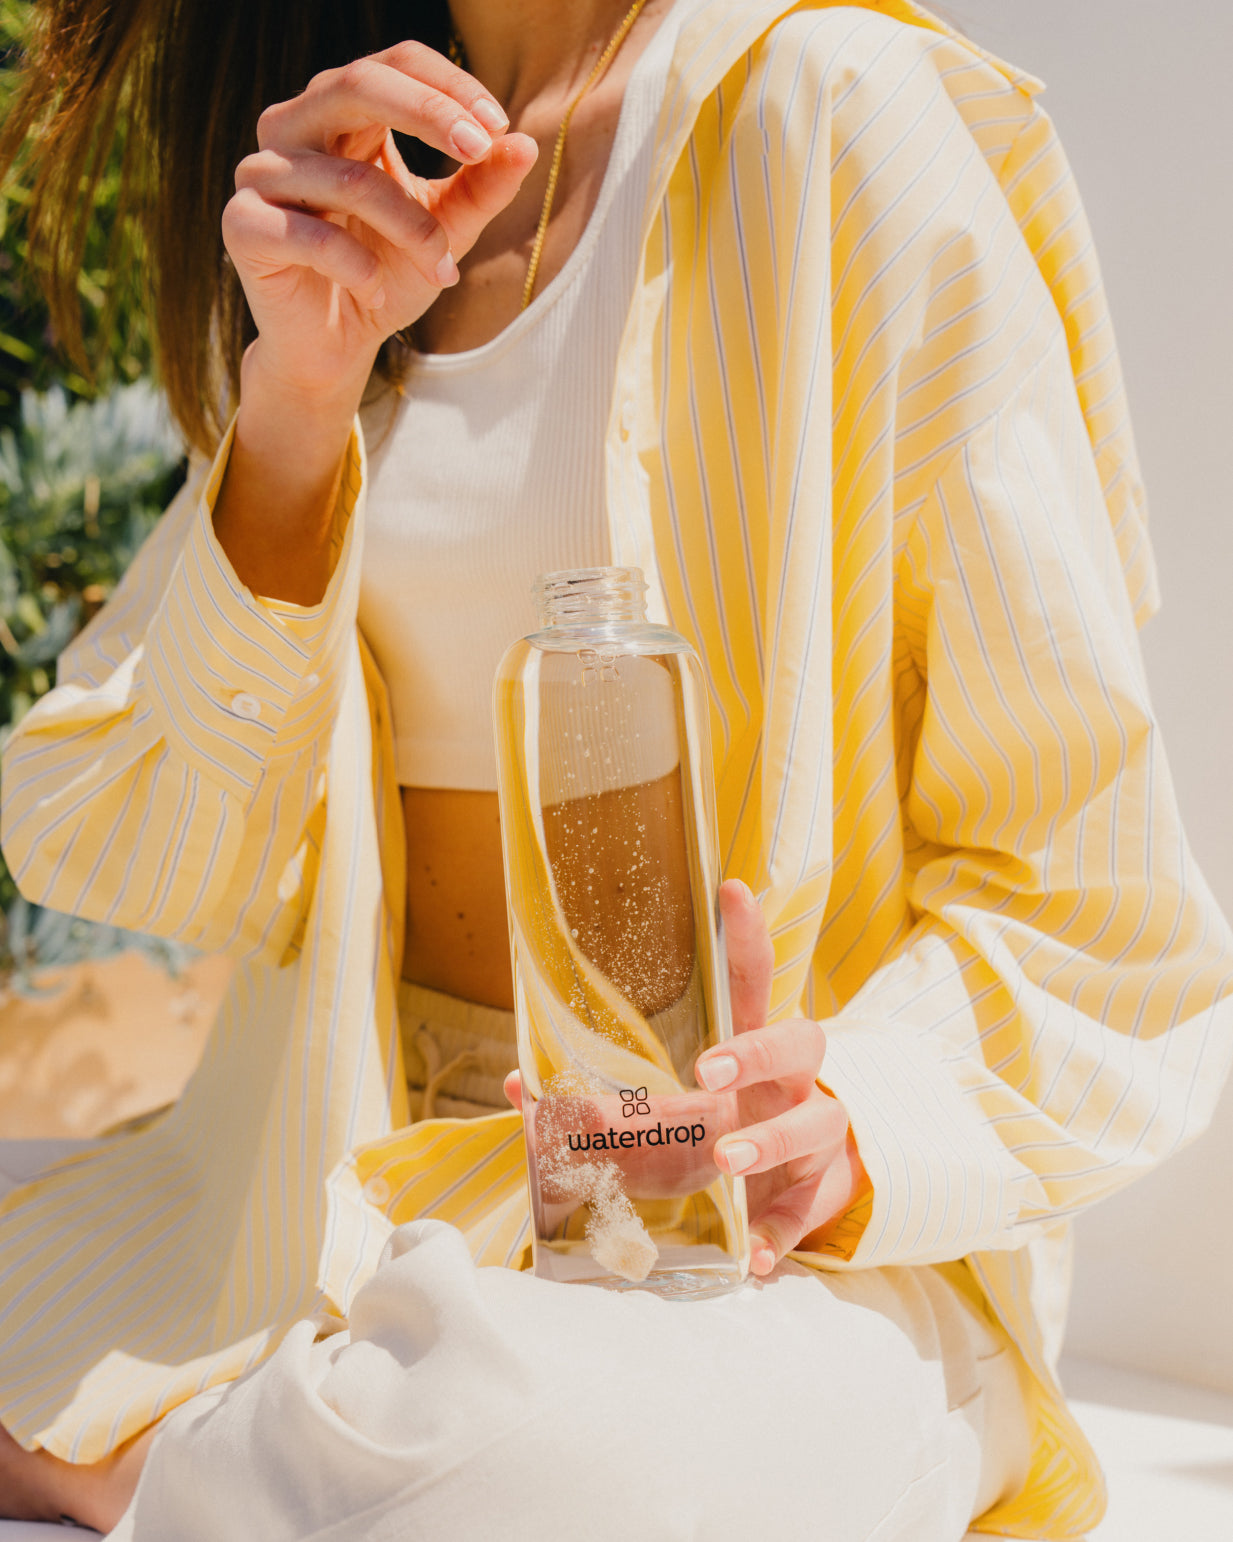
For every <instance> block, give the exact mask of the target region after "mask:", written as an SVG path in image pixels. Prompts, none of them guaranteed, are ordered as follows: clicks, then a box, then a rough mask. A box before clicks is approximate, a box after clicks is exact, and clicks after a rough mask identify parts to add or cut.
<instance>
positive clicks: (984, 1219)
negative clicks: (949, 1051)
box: [818, 1017, 1023, 1268]
mask: <svg viewBox="0 0 1233 1542" xmlns="http://www.w3.org/2000/svg"><path fill="white" fill-rule="evenodd" d="M823 1026H824V1028H825V1029H826V1040H827V1047H826V1060H825V1062H824V1064H823V1067H822V1071H821V1074H820V1075H819V1077H818V1081H819V1083H820V1084H821V1085H822V1086H823V1087H824V1088H825V1089H826V1090H827V1091H828V1092H830V1093H832V1094H833V1095H834V1096H835V1097H836V1098H838V1099H839V1101H840V1102H841V1103H842V1104H843V1106H844V1108H845V1109H846V1110H847V1114H848V1119H849V1121H850V1123H851V1126H852V1133H853V1135H854V1136H855V1137H856V1145H857V1149H858V1150H859V1152H860V1155H861V1161H862V1162H863V1163H864V1164H865V1171H866V1172H867V1173H868V1175H869V1180H870V1183H871V1184H872V1186H873V1187H872V1193H871V1194H868V1193H867V1194H866V1195H865V1196H863V1197H862V1199H861V1200H860V1201H858V1203H857V1205H856V1206H854V1207H853V1209H852V1211H851V1212H849V1214H848V1215H847V1216H845V1217H843V1218H842V1219H841V1221H840V1222H838V1223H837V1225H836V1227H835V1228H834V1230H833V1231H832V1233H831V1236H830V1238H829V1242H830V1244H833V1245H828V1246H827V1247H826V1248H825V1249H824V1250H823V1252H824V1254H825V1256H826V1258H827V1262H828V1265H829V1266H830V1267H835V1266H836V1265H842V1264H844V1263H847V1264H850V1265H851V1266H852V1267H854V1268H881V1267H883V1266H885V1265H887V1264H924V1263H940V1262H943V1261H946V1260H948V1259H954V1258H962V1257H964V1256H965V1255H966V1254H968V1253H971V1252H974V1251H976V1250H977V1249H980V1248H987V1247H995V1246H1003V1247H1005V1246H1007V1245H1008V1244H1009V1242H1010V1234H1011V1230H1012V1228H1013V1226H1014V1222H1015V1219H1016V1217H1017V1215H1018V1212H1019V1203H1020V1188H1021V1183H1022V1177H1023V1175H1022V1174H1021V1172H1020V1169H1019V1167H1018V1165H1017V1164H1016V1162H1015V1161H1014V1158H1013V1157H1011V1156H1010V1154H1009V1153H1008V1152H1007V1150H1006V1148H1005V1147H1004V1146H1003V1145H1002V1143H1001V1141H1000V1140H999V1139H998V1138H997V1135H996V1133H995V1132H994V1130H993V1129H992V1128H991V1126H990V1125H989V1123H988V1121H987V1119H986V1118H985V1116H984V1112H983V1110H982V1109H981V1108H980V1106H979V1104H978V1103H977V1102H975V1101H974V1100H971V1099H969V1098H967V1097H965V1096H964V1094H963V1092H962V1091H961V1090H960V1087H959V1085H958V1083H957V1082H956V1080H955V1079H954V1078H953V1077H952V1076H951V1074H950V1072H949V1071H948V1069H947V1067H946V1066H945V1065H944V1064H943V1062H942V1061H941V1060H939V1059H938V1058H937V1056H936V1054H935V1053H934V1051H933V1049H932V1047H931V1046H929V1045H927V1044H926V1043H925V1042H924V1041H922V1040H921V1038H920V1037H919V1036H918V1035H917V1034H916V1033H915V1032H914V1031H913V1030H911V1029H903V1028H901V1029H895V1028H888V1027H884V1026H881V1025H875V1024H872V1023H867V1022H861V1021H855V1022H853V1021H845V1020H844V1019H843V1018H842V1017H839V1018H832V1019H831V1020H830V1021H828V1022H825V1023H824V1024H823Z"/></svg>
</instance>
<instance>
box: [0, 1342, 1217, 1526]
mask: <svg viewBox="0 0 1233 1542" xmlns="http://www.w3.org/2000/svg"><path fill="white" fill-rule="evenodd" d="M1062 1377H1063V1380H1064V1382H1065V1384H1066V1388H1067V1390H1068V1392H1069V1393H1070V1396H1071V1399H1072V1402H1073V1406H1074V1410H1075V1413H1076V1414H1077V1415H1078V1418H1079V1422H1080V1423H1081V1424H1082V1425H1083V1428H1084V1429H1085V1430H1086V1431H1087V1435H1088V1438H1089V1440H1091V1442H1092V1444H1093V1445H1094V1446H1095V1447H1096V1451H1097V1453H1098V1455H1099V1456H1100V1460H1101V1461H1102V1462H1103V1464H1104V1468H1105V1471H1106V1473H1107V1474H1108V1477H1109V1513H1108V1515H1107V1516H1106V1517H1105V1519H1104V1521H1103V1522H1102V1523H1101V1524H1100V1526H1098V1527H1097V1529H1096V1530H1095V1531H1094V1532H1092V1534H1091V1536H1090V1537H1089V1539H1088V1542H1166V1539H1167V1542H1230V1539H1233V1397H1229V1396H1227V1395H1225V1394H1223V1393H1220V1392H1211V1391H1208V1390H1207V1389H1206V1388H1204V1387H1195V1386H1188V1385H1185V1384H1183V1383H1181V1382H1170V1381H1161V1380H1159V1379H1157V1378H1156V1377H1152V1376H1143V1375H1140V1374H1138V1373H1137V1372H1134V1371H1126V1370H1122V1369H1121V1368H1120V1367H1118V1366H1113V1365H1101V1364H1099V1363H1098V1362H1096V1361H1092V1360H1068V1361H1065V1362H1064V1363H1063V1366H1062ZM96 1535H97V1533H96V1532H93V1531H70V1530H69V1529H68V1528H66V1527H61V1526H33V1525H30V1524H28V1523H27V1522H24V1521H0V1542H53V1539H55V1538H59V1539H60V1542H66V1539H67V1538H68V1537H78V1538H80V1539H81V1542H89V1539H91V1538H93V1537H95V1536H96ZM971 1539H972V1542H978V1539H979V1534H978V1533H975V1532H973V1533H971ZM785 1542H786V1539H785Z"/></svg>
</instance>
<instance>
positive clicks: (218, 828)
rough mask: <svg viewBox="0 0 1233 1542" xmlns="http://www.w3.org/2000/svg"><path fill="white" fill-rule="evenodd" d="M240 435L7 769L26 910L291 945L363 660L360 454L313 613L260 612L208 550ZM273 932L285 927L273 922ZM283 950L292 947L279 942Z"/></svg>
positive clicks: (67, 674) (161, 537)
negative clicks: (346, 703) (351, 675)
mask: <svg viewBox="0 0 1233 1542" xmlns="http://www.w3.org/2000/svg"><path fill="white" fill-rule="evenodd" d="M233 433H234V422H233V423H232V425H231V428H229V430H228V432H227V435H226V437H225V438H224V440H223V442H222V444H221V445H220V447H219V450H218V452H217V454H216V456H215V458H214V461H213V463H212V464H209V465H207V464H204V463H202V464H199V465H196V466H193V467H192V468H190V474H189V478H188V481H187V482H186V484H185V486H184V488H183V489H182V490H181V492H180V494H179V495H178V497H177V498H176V499H175V501H174V502H173V504H172V505H171V507H170V508H169V509H168V510H167V512H166V513H165V514H164V516H163V518H162V520H161V521H160V523H159V525H158V527H157V528H156V530H155V532H154V534H153V535H152V536H151V538H150V539H149V540H148V541H147V543H146V545H145V546H144V547H143V548H142V550H141V552H140V553H139V554H138V556H137V558H136V560H135V561H134V563H133V564H132V565H131V567H130V568H129V570H128V572H127V573H126V574H125V577H124V579H123V581H122V582H121V584H120V585H119V586H118V587H117V590H116V592H115V594H114V595H113V597H112V599H111V600H110V601H109V603H108V604H107V606H105V607H104V609H103V610H102V611H101V612H100V614H99V615H98V616H97V617H96V618H95V620H94V621H93V623H92V624H91V625H90V627H89V628H87V629H86V631H85V632H83V633H82V635H81V636H80V637H79V638H77V639H76V640H75V642H74V643H73V645H72V646H71V647H70V648H69V649H68V650H67V651H66V652H65V654H64V655H63V656H62V657H61V659H60V664H59V669H58V680H57V685H56V687H55V689H54V690H52V691H51V692H49V693H48V694H47V695H46V696H45V697H43V698H42V699H41V700H40V701H39V702H38V703H37V704H36V705H35V706H34V707H33V708H32V709H31V711H30V712H29V713H28V714H27V715H26V717H25V718H24V719H23V720H22V722H21V723H20V724H19V725H18V727H17V728H16V730H15V731H14V733H13V734H12V736H11V738H10V739H9V742H8V744H7V746H6V747H5V753H4V765H3V807H2V811H0V813H2V825H3V842H4V852H5V856H6V859H7V860H8V863H9V866H10V869H11V871H12V873H13V875H14V878H15V880H16V882H17V884H18V886H19V888H20V889H21V892H22V893H23V894H24V895H26V897H27V898H28V899H30V900H32V901H34V902H36V903H38V904H42V905H47V906H50V907H51V908H53V909H56V910H61V911H67V912H70V913H72V914H75V915H81V916H85V917H87V918H88V919H91V920H99V921H106V922H108V923H110V924H113V925H118V926H124V927H128V928H131V929H133V930H136V931H145V932H150V933H154V934H157V935H162V936H169V937H176V938H179V939H181V940H183V941H187V942H190V943H193V944H195V945H197V946H202V947H212V948H217V947H219V946H222V945H228V946H231V947H237V946H238V947H240V949H241V950H243V949H244V947H245V944H246V943H251V944H258V943H264V944H265V945H270V944H271V943H272V942H273V943H277V942H278V940H279V939H280V938H282V937H283V934H284V933H286V934H288V935H289V934H290V932H291V931H292V930H293V929H294V922H295V919H296V917H295V916H292V915H290V914H289V913H287V912H288V910H289V898H290V897H291V896H294V907H292V908H297V909H298V908H301V907H302V906H303V904H304V903H305V902H306V899H307V891H306V888H305V886H304V885H303V884H291V883H288V882H287V881H286V872H287V869H288V866H289V864H294V863H296V862H297V854H299V858H298V863H299V868H300V870H301V871H302V870H305V869H306V868H310V867H311V864H306V863H305V861H304V857H303V852H302V847H303V845H304V842H305V839H306V838H311V830H312V827H313V822H314V819H315V818H316V817H318V816H319V814H320V809H321V805H322V801H323V798H324V784H323V772H324V769H325V758H326V754H327V751H328V745H329V739H330V735H331V731H332V726H333V723H334V721H335V718H336V715H337V710H338V703H339V700H340V697H341V692H342V689H343V682H344V677H345V672H346V668H347V660H348V656H349V649H350V648H351V647H352V645H353V642H354V628H355V616H356V608H357V603H358V586H359V558H360V548H361V543H362V518H363V488H364V452H363V441H362V437H361V434H360V430H359V427H358V423H357V425H356V427H355V428H354V429H353V431H352V435H351V438H350V441H349V443H348V447H347V451H346V457H345V460H344V464H343V471H342V475H341V479H340V484H339V491H338V494H337V502H336V506H335V510H334V522H333V530H334V548H335V551H334V567H333V572H332V576H331V578H330V581H329V585H328V588H327V592H326V595H325V597H324V599H323V600H322V602H321V603H320V604H319V605H316V606H313V607H299V606H294V605H285V604H280V603H276V602H271V601H267V600H263V599H261V598H260V597H258V596H256V595H254V594H252V593H251V592H250V591H249V590H248V589H247V588H245V586H244V585H243V584H242V583H241V582H240V580H239V578H238V576H237V575H236V573H235V570H234V568H233V567H232V566H231V563H230V562H229V561H228V559H227V556H226V554H225V552H224V551H223V549H222V547H221V546H220V545H219V543H218V540H217V538H216V536H215V534H214V524H213V509H214V502H215V499H216V497H217V494H218V490H219V487H220V486H221V484H222V480H223V476H224V474H225V471H226V467H227V462H228V457H229V454H230V449H231V442H232V436H233ZM272 918H276V919H272ZM284 940H285V939H284Z"/></svg>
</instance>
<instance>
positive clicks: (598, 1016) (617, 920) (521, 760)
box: [495, 624, 748, 1297]
mask: <svg viewBox="0 0 1233 1542" xmlns="http://www.w3.org/2000/svg"><path fill="white" fill-rule="evenodd" d="M643 649H646V650H647V651H642V650H643ZM495 707H496V727H497V751H498V759H499V767H500V780H501V793H502V803H501V812H502V831H503V839H504V842H505V858H506V881H507V894H508V899H509V910H510V931H511V943H512V948H513V963H514V995H515V1011H516V1016H517V1023H518V1048H519V1064H520V1067H521V1070H522V1082H523V1112H524V1118H525V1125H526V1131H527V1143H528V1167H529V1175H530V1187H531V1200H532V1212H533V1225H534V1253H535V1269H536V1272H537V1273H538V1274H540V1275H543V1276H545V1277H547V1278H549V1279H555V1280H577V1281H585V1282H588V1283H593V1284H599V1285H603V1286H606V1287H608V1288H612V1289H630V1288H639V1289H650V1290H654V1291H656V1292H658V1293H659V1294H662V1295H666V1296H679V1297H691V1296H700V1295H710V1294H716V1293H718V1292H720V1291H724V1290H728V1289H731V1288H733V1287H734V1286H736V1285H738V1284H739V1283H740V1281H741V1280H742V1279H743V1277H744V1274H745V1271H746V1268H747V1262H748V1234H747V1226H746V1220H745V1202H744V1186H743V1183H742V1180H740V1179H739V1178H736V1179H734V1178H730V1177H728V1176H727V1175H726V1174H723V1173H721V1172H720V1171H719V1169H718V1168H717V1166H716V1165H715V1163H714V1160H713V1148H714V1144H715V1141H716V1139H717V1138H718V1137H719V1136H720V1135H722V1134H724V1133H727V1132H728V1131H730V1130H732V1129H735V1128H736V1127H737V1107H736V1098H735V1095H733V1094H730V1093H729V1094H722V1093H721V1094H714V1093H709V1092H706V1091H705V1090H704V1089H702V1088H701V1087H700V1086H699V1085H698V1083H697V1081H696V1079H695V1076H694V1070H693V1067H694V1061H695V1060H696V1058H697V1056H698V1055H699V1054H701V1053H702V1051H703V1050H704V1049H707V1048H709V1047H711V1046H712V1045H714V1044H715V1043H718V1042H720V1040H721V1039H723V1038H726V1037H727V1036H728V1035H729V1034H730V1032H731V1028H730V1021H729V1015H728V1004H727V980H726V962H725V960H724V957H723V951H722V944H721V940H720V937H719V934H718V929H717V920H716V912H715V892H716V888H717V882H718V855H717V851H716V837H715V827H714V811H713V794H712V792H711V783H710V778H711V767H710V749H709V740H708V737H707V733H706V720H705V696H704V687H703V684H702V679H701V672H700V669H699V667H698V664H697V660H696V658H695V656H694V655H693V653H692V651H691V650H689V648H688V646H687V645H686V644H685V642H684V640H683V639H681V638H679V637H677V635H676V634H675V633H672V632H670V631H668V630H667V629H666V628H662V627H650V626H647V625H645V624H643V625H642V626H641V627H635V626H625V627H617V628H614V629H612V630H611V632H610V633H609V635H607V636H606V637H604V636H595V635H593V630H588V629H586V628H581V629H577V630H576V631H574V632H572V633H571V632H570V630H569V629H568V628H567V629H564V630H563V631H562V632H561V634H560V635H557V631H556V629H549V630H547V631H545V632H542V633H539V634H536V636H535V637H534V638H530V639H524V640H523V642H521V643H519V644H516V645H515V647H514V648H513V649H511V650H510V652H509V653H508V654H507V655H506V658H505V660H504V662H503V664H502V666H501V669H500V671H499V673H498V677H497V686H496V695H495Z"/></svg>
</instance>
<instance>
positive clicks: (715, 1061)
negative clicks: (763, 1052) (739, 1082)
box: [698, 1055, 741, 1092]
mask: <svg viewBox="0 0 1233 1542" xmlns="http://www.w3.org/2000/svg"><path fill="white" fill-rule="evenodd" d="M740 1069H741V1068H740V1065H739V1064H738V1063H737V1061H736V1060H735V1059H734V1058H733V1057H732V1056H731V1055H716V1056H714V1057H713V1058H712V1059H710V1060H699V1062H698V1080H699V1081H700V1082H701V1083H702V1085H703V1086H704V1087H705V1088H706V1090H707V1091H708V1092H718V1091H719V1089H720V1088H721V1087H726V1086H728V1084H729V1083H730V1082H734V1081H735V1080H736V1073H737V1072H738V1071H739V1070H740Z"/></svg>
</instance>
